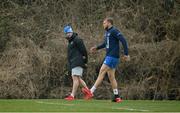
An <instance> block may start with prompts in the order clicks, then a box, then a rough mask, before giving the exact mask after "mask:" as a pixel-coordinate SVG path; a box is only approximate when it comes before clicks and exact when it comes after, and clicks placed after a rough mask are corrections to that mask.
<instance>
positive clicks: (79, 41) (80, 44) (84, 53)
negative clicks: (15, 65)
mask: <svg viewBox="0 0 180 113" xmlns="http://www.w3.org/2000/svg"><path fill="white" fill-rule="evenodd" d="M76 45H77V47H78V49H79V51H80V52H81V54H82V56H83V59H84V63H87V62H88V55H87V50H86V47H85V45H84V42H83V40H82V39H77V40H76Z"/></svg>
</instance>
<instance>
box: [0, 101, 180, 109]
mask: <svg viewBox="0 0 180 113" xmlns="http://www.w3.org/2000/svg"><path fill="white" fill-rule="evenodd" d="M0 112H180V101H150V100H124V101H123V102H122V103H112V102H111V101H110V100H90V101H86V100H75V101H71V102H69V101H65V100H61V99H33V100H29V99H27V100H21V99H17V100H16V99H9V100H7V99H4V100H3V99H1V100H0Z"/></svg>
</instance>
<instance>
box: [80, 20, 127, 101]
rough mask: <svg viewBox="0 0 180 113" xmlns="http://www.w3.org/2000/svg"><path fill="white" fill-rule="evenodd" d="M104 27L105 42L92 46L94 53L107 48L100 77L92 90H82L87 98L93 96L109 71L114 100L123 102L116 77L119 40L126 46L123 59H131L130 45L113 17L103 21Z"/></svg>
mask: <svg viewBox="0 0 180 113" xmlns="http://www.w3.org/2000/svg"><path fill="white" fill-rule="evenodd" d="M103 27H104V29H105V30H106V32H105V35H104V42H103V43H102V44H101V45H99V46H95V47H92V48H91V52H92V53H94V52H96V51H97V50H99V49H103V48H106V56H105V60H104V62H103V64H102V66H101V69H100V71H99V75H98V78H97V80H96V82H95V84H94V85H93V87H92V88H91V89H90V90H87V89H83V90H82V91H83V93H84V94H85V95H86V98H87V99H90V98H92V97H93V93H94V91H95V90H96V88H97V87H98V86H99V85H100V83H101V82H102V80H103V78H104V76H105V75H106V73H107V74H108V77H109V80H110V82H111V86H112V89H113V93H114V99H113V102H121V101H122V99H121V98H120V97H119V92H118V88H117V81H116V79H115V69H116V67H117V65H118V63H119V57H120V55H119V54H120V45H119V42H121V43H122V45H123V48H124V56H123V57H122V59H123V60H125V61H129V60H130V56H129V55H128V45H127V42H126V39H125V38H124V36H123V35H122V34H121V32H120V31H119V30H118V29H116V28H115V27H114V26H113V19H112V18H105V19H104V21H103Z"/></svg>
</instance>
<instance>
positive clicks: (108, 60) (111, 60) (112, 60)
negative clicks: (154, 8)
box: [103, 56, 119, 69]
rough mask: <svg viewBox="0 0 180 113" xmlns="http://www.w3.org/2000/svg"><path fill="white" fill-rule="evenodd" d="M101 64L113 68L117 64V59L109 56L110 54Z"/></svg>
mask: <svg viewBox="0 0 180 113" xmlns="http://www.w3.org/2000/svg"><path fill="white" fill-rule="evenodd" d="M103 64H106V65H107V66H108V67H110V68H112V69H115V68H116V67H117V65H118V64H119V59H118V58H114V57H110V56H106V58H105V60H104V62H103Z"/></svg>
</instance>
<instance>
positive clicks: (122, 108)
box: [112, 107, 149, 112]
mask: <svg viewBox="0 0 180 113" xmlns="http://www.w3.org/2000/svg"><path fill="white" fill-rule="evenodd" d="M112 109H119V110H128V111H142V112H148V111H149V110H144V109H133V108H127V107H121V108H112Z"/></svg>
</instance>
